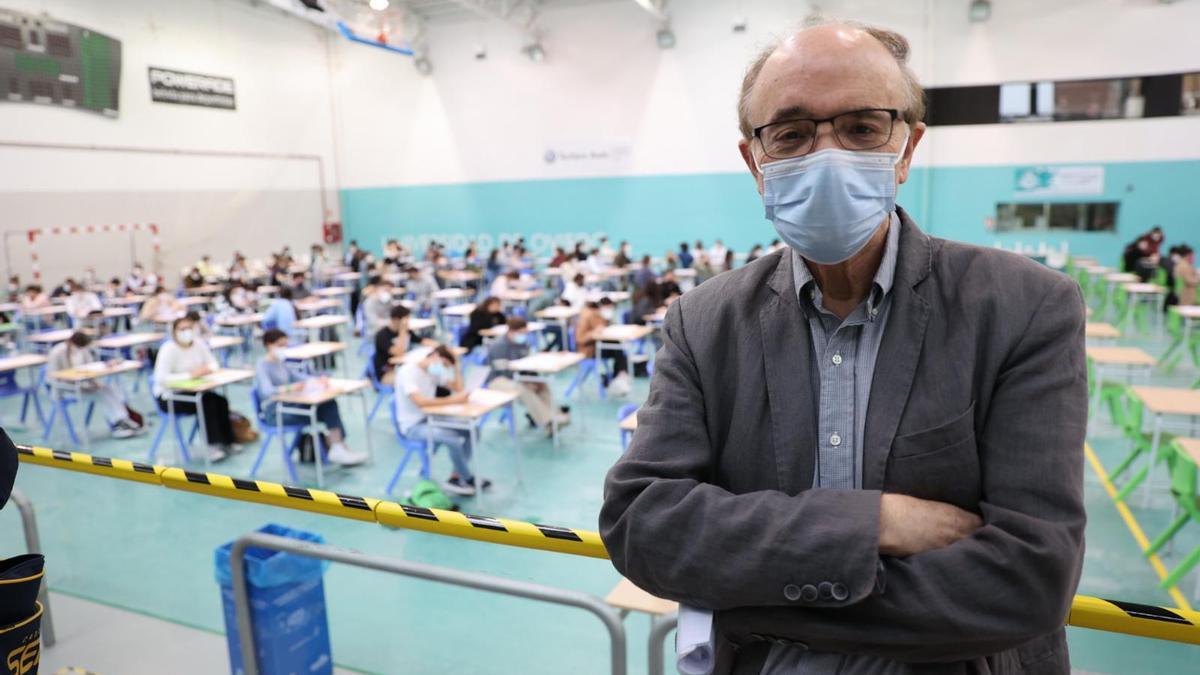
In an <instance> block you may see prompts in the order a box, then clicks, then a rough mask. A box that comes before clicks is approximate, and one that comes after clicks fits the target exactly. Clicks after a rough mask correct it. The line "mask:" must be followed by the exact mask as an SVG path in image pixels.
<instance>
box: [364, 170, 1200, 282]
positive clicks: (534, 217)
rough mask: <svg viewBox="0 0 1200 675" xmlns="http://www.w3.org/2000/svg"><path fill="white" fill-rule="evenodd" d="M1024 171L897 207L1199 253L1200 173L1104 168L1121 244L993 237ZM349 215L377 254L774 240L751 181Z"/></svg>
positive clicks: (715, 177)
mask: <svg viewBox="0 0 1200 675" xmlns="http://www.w3.org/2000/svg"><path fill="white" fill-rule="evenodd" d="M1017 168H1019V167H1017V166H984V167H937V168H932V169H914V170H913V172H912V174H911V175H910V177H909V181H908V182H907V183H906V184H905V185H903V186H902V187H901V190H900V195H899V199H898V202H899V203H900V205H902V206H904V207H905V209H907V210H908V212H909V213H910V214H912V216H913V217H914V218H915V219H916V220H917V222H918V223H919V224H921V226H922V227H924V228H925V230H926V231H928V232H930V233H932V234H936V235H938V236H941V237H947V238H950V239H959V240H962V241H968V242H971V243H976V244H982V245H992V244H993V243H995V242H996V241H1001V242H1003V243H1005V244H1007V245H1012V244H1013V243H1015V242H1017V241H1020V242H1022V243H1026V244H1034V243H1036V242H1037V241H1039V240H1040V239H1042V238H1044V239H1045V240H1046V241H1047V242H1048V243H1049V244H1051V245H1053V246H1057V245H1058V244H1059V243H1060V242H1062V241H1064V240H1066V241H1068V242H1070V246H1071V250H1072V251H1073V252H1075V253H1077V254H1081V255H1094V256H1099V257H1101V258H1103V259H1107V260H1111V261H1113V262H1115V261H1116V257H1117V256H1118V255H1119V253H1120V249H1121V246H1122V244H1123V243H1124V242H1125V241H1128V240H1129V239H1132V238H1133V236H1134V235H1135V234H1137V233H1139V232H1141V231H1144V230H1146V229H1148V228H1149V227H1151V226H1152V225H1155V224H1159V225H1162V226H1163V227H1164V228H1165V229H1166V232H1167V236H1168V238H1169V239H1170V240H1172V241H1174V240H1179V239H1184V240H1189V241H1192V242H1194V243H1200V161H1179V162H1129V163H1110V164H1105V193H1104V195H1103V196H1102V197H1098V198H1097V199H1102V200H1116V201H1119V202H1120V203H1121V207H1120V211H1119V213H1118V219H1117V232H1116V233H1111V234H1106V233H1063V232H1050V233H1046V234H1045V235H1038V234H1035V233H1029V232H1024V233H1005V234H999V235H998V234H994V233H991V232H988V231H987V230H986V228H985V226H984V221H985V219H987V218H988V217H994V215H995V205H996V203H997V202H1005V201H1013V200H1014V199H1015V195H1014V176H1015V173H1016V170H1017ZM926 191H928V194H926ZM1063 200H1064V201H1075V199H1072V198H1064V199H1063ZM1039 201H1041V200H1039ZM342 210H343V220H344V223H345V227H346V234H347V237H348V238H350V239H357V240H358V241H359V243H360V244H362V245H363V246H364V247H367V248H369V249H374V250H378V248H379V247H380V242H381V240H382V239H383V238H385V237H396V238H401V239H404V238H412V237H416V236H418V235H428V236H434V237H438V238H440V239H450V238H451V237H452V235H456V234H458V235H463V236H464V237H466V236H477V235H481V234H482V235H486V236H488V237H490V238H491V241H490V242H485V243H487V244H488V245H491V243H492V242H498V241H499V240H501V239H503V238H513V237H515V236H516V235H518V234H523V235H525V236H526V237H527V238H529V240H530V243H531V244H533V246H534V248H535V250H536V249H537V248H539V247H540V246H541V245H542V244H557V243H560V242H562V243H570V242H573V241H574V240H575V238H576V237H578V236H579V234H581V233H601V232H602V233H606V234H607V235H608V237H609V238H610V239H611V240H612V241H614V242H617V241H620V240H623V239H627V240H629V241H630V242H631V243H632V244H633V247H634V250H635V251H636V252H638V253H639V254H640V253H641V252H648V253H652V254H654V255H660V254H661V253H662V252H664V251H666V250H667V249H668V248H670V249H673V248H675V247H676V246H678V244H679V242H680V241H682V240H687V241H688V242H692V241H695V240H696V239H701V240H703V241H704V242H705V244H706V245H707V244H711V242H712V240H713V239H715V238H717V237H720V238H721V239H723V240H724V241H725V243H726V244H727V245H729V246H731V247H734V248H735V249H737V250H743V251H744V250H747V249H749V248H750V247H751V246H753V245H754V244H756V243H762V244H765V243H767V242H768V241H770V240H771V239H772V238H774V236H775V233H774V230H773V229H772V227H771V225H770V223H768V222H767V221H766V220H764V219H763V216H762V202H761V201H760V200H759V197H758V193H757V191H756V190H755V189H754V183H753V181H752V179H751V178H750V176H749V175H748V174H741V173H738V174H704V175H679V176H638V177H622V178H585V179H570V180H532V181H512V182H491V183H465V184H458V185H428V186H404V187H384V188H359V189H346V190H343V191H342ZM927 210H928V212H927ZM416 243H418V245H420V241H419V240H418V241H417V242H416ZM451 246H454V243H453V240H452V241H451Z"/></svg>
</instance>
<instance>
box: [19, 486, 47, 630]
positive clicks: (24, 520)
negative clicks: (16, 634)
mask: <svg viewBox="0 0 1200 675" xmlns="http://www.w3.org/2000/svg"><path fill="white" fill-rule="evenodd" d="M10 500H11V501H12V503H13V504H14V505H15V506H16V507H17V512H18V513H20V514H21V529H23V530H24V531H25V550H26V551H28V552H29V553H41V552H42V540H41V538H39V537H38V529H37V518H36V517H35V516H34V513H33V502H31V501H29V498H28V497H26V496H25V493H24V492H21V491H20V490H13V491H12V495H10ZM38 600H40V601H41V603H42V644H44V645H46V646H47V647H53V646H54V621H53V620H52V619H51V618H50V593H49V591H48V590H47V589H46V577H45V576H42V581H41V585H40V587H39V588H38Z"/></svg>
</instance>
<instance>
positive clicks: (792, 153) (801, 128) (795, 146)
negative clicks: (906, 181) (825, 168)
mask: <svg viewBox="0 0 1200 675" xmlns="http://www.w3.org/2000/svg"><path fill="white" fill-rule="evenodd" d="M899 117H900V111H899V110H895V109H893V108H867V109H865V110H851V111H849V112H844V113H840V114H838V115H834V116H833V117H826V118H825V119H819V120H817V119H794V120H784V121H782V122H772V123H771V124H764V125H763V126H761V127H758V128H757V129H755V130H754V137H755V138H757V139H758V142H759V143H761V144H762V148H763V152H765V153H766V155H767V157H770V158H771V159H793V158H795V157H802V156H804V155H807V154H808V153H810V152H812V149H813V146H814V145H815V144H816V140H817V127H818V126H819V125H820V124H821V123H822V122H830V123H831V124H832V125H833V137H834V138H835V139H836V140H837V142H838V145H840V146H842V147H843V148H845V149H846V150H874V149H876V148H881V147H883V146H885V145H887V143H888V141H890V140H892V129H893V128H894V127H895V126H896V120H897V119H899Z"/></svg>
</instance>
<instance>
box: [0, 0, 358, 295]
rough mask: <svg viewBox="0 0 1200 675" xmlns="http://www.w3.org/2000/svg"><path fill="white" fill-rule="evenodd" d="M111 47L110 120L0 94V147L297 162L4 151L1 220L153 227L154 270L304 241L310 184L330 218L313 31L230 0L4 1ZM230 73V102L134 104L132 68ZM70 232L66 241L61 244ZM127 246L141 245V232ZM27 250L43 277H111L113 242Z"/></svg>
mask: <svg viewBox="0 0 1200 675" xmlns="http://www.w3.org/2000/svg"><path fill="white" fill-rule="evenodd" d="M4 4H5V6H7V7H10V8H12V9H16V10H19V11H25V12H31V13H38V12H47V13H49V14H50V15H51V16H53V17H55V18H57V19H61V20H65V21H69V22H72V23H76V24H79V25H82V26H85V27H88V28H92V29H95V30H97V31H100V32H102V33H105V34H108V35H110V36H112V37H114V38H117V39H119V40H121V42H122V74H121V88H120V116H119V117H118V118H116V119H110V118H107V117H104V116H101V115H96V114H92V113H88V112H82V111H75V110H68V109H62V108H56V107H52V106H42V105H33V104H25V103H20V104H12V103H0V141H20V142H33V143H49V144H67V145H89V146H90V145H102V146H132V147H137V148H157V149H183V150H198V151H221V152H239V153H246V152H250V153H271V154H282V153H286V154H297V155H309V156H314V157H319V158H321V160H322V161H323V163H324V168H323V172H324V176H322V175H321V171H322V169H321V168H320V167H319V165H318V163H317V162H316V161H314V160H313V159H302V158H298V159H278V158H246V157H208V156H192V155H186V154H184V155H178V156H163V155H143V154H135V153H129V152H111V151H104V152H95V151H81V150H48V149H26V148H18V149H14V148H11V147H4V146H3V145H0V201H3V202H4V203H5V204H6V209H5V212H6V213H5V221H4V225H3V228H4V229H5V230H26V229H29V228H32V227H53V226H64V225H79V226H83V225H101V224H104V223H122V222H124V223H132V222H141V223H146V222H155V223H157V224H159V225H160V226H161V227H162V231H163V247H164V250H163V253H164V255H163V259H162V264H163V266H164V268H165V269H169V270H173V269H175V268H177V267H179V266H180V265H183V264H187V263H190V262H193V261H195V260H196V259H197V257H198V256H199V254H200V253H202V252H210V253H212V254H213V255H215V256H217V257H218V258H220V259H226V258H227V256H228V255H229V254H230V253H231V252H232V251H233V250H235V249H241V250H243V251H245V252H247V253H249V254H251V255H262V254H265V253H266V252H268V251H269V250H274V249H277V248H278V247H279V246H280V245H281V243H283V242H285V241H286V242H289V243H291V244H292V245H293V248H296V247H301V246H307V244H308V243H309V242H311V241H313V240H315V239H317V238H318V237H319V236H320V228H321V222H322V212H321V193H320V191H319V187H318V186H319V185H320V182H321V180H322V178H323V179H324V181H325V185H326V195H325V197H326V200H327V202H328V205H329V207H330V208H331V209H333V210H334V213H335V214H336V209H337V191H336V190H337V184H336V180H335V178H336V176H335V170H336V167H335V166H334V161H333V125H332V120H331V110H330V100H329V75H328V69H327V62H328V61H327V59H326V39H327V38H329V39H335V38H332V36H328V34H327V33H325V32H323V31H321V30H320V29H318V28H316V27H314V26H311V25H308V24H305V23H302V22H300V21H296V20H294V19H291V18H288V17H285V16H283V15H282V14H281V13H279V12H277V11H272V10H268V9H266V8H254V7H251V6H250V4H249V3H247V2H245V0H172V1H171V2H161V1H159V0H106V1H105V2H91V1H84V0H5V3H4ZM151 65H153V66H160V67H166V68H171V69H177V70H185V71H191V72H200V73H207V74H214V75H223V76H228V77H232V78H233V79H234V80H235V82H236V87H237V110H236V111H226V110H216V109H209V108H198V107H192V106H183V105H172V104H164V103H153V102H151V101H150V94H149V85H148V82H147V70H146V69H147V66H151ZM7 241H8V243H11V248H10V249H9V251H8V258H9V259H11V260H12V262H13V267H14V271H17V272H21V273H22V275H23V276H27V274H28V271H29V264H28V256H27V249H26V248H25V246H24V244H23V243H21V242H22V241H23V240H22V239H21V238H20V237H11V236H10V237H8V238H7ZM67 241H70V242H71V243H70V244H66V243H65V242H67ZM144 243H145V247H144V248H141V249H139V251H140V253H139V254H140V255H146V254H148V251H149V246H148V242H144ZM61 246H62V250H61V251H56V252H55V253H48V252H47V251H46V250H43V251H41V253H42V255H43V272H44V274H45V275H46V277H47V278H48V279H49V280H52V281H57V280H59V279H61V278H62V277H63V276H64V275H66V274H70V273H71V272H73V271H78V270H79V268H80V266H81V265H86V264H89V263H90V264H91V265H94V266H95V267H96V268H97V270H98V271H99V272H100V273H101V274H110V273H116V272H118V271H124V270H125V269H126V268H127V267H128V263H129V245H128V239H127V238H123V237H119V236H115V235H114V236H109V237H105V236H103V235H89V236H87V237H80V238H77V239H73V240H64V244H62V245H61Z"/></svg>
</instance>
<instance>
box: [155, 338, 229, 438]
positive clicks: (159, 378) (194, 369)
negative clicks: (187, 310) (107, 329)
mask: <svg viewBox="0 0 1200 675" xmlns="http://www.w3.org/2000/svg"><path fill="white" fill-rule="evenodd" d="M218 369H219V365H218V364H217V358H216V357H215V356H213V353H212V351H211V350H210V349H209V348H208V345H206V344H204V342H203V341H201V340H200V339H199V337H198V335H197V331H196V325H195V322H193V321H192V320H191V319H188V318H186V317H185V318H182V319H179V320H178V321H176V322H175V323H174V325H172V326H171V339H170V340H169V341H168V342H167V343H166V344H164V345H163V346H162V348H161V349H159V350H158V356H157V358H156V359H155V361H154V380H153V385H154V386H153V390H154V399H155V401H156V402H157V403H158V409H159V410H162V411H164V412H165V411H166V410H167V409H168V406H167V402H166V400H165V399H163V395H164V394H165V393H166V389H167V385H168V383H170V382H171V381H173V380H176V381H177V380H188V379H193V378H198V377H204V376H205V375H208V374H209V373H212V372H214V371H216V370H218ZM200 405H201V406H203V408H204V430H205V435H206V436H207V438H208V444H209V445H208V458H209V459H210V460H211V461H214V462H216V461H220V460H222V459H224V458H225V456H226V455H227V454H228V453H229V451H230V449H231V448H232V447H233V426H232V425H231V424H230V422H229V400H228V399H226V398H225V397H224V396H222V395H220V394H218V393H216V392H215V391H207V392H204V393H203V394H201V396H200ZM173 407H174V409H175V412H176V413H182V414H185V415H186V414H195V413H196V404H195V403H191V402H182V401H176V402H175V403H174V404H173Z"/></svg>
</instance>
